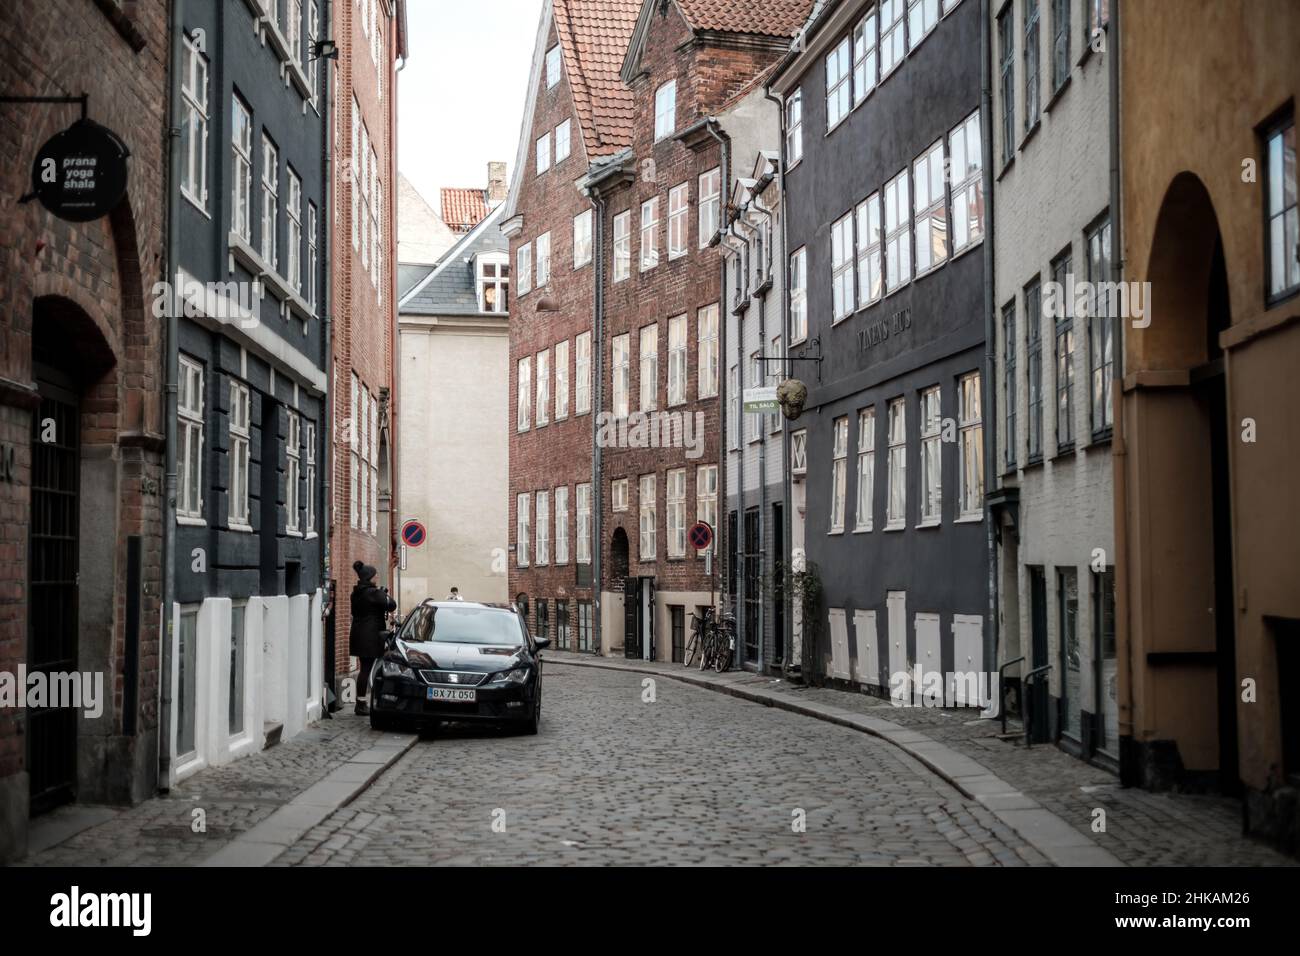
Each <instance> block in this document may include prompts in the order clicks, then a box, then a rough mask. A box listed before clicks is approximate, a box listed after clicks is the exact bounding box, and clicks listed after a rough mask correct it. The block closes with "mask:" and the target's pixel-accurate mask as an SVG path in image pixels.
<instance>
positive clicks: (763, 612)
mask: <svg viewBox="0 0 1300 956" xmlns="http://www.w3.org/2000/svg"><path fill="white" fill-rule="evenodd" d="M771 181H772V180H771V177H770V176H764V177H763V179H761V180H760V181H759V182H758V183H757V184H756V185H755V186H754V192H753V198H752V199H751V204H752V205H753V207H754V208H755V209H757V210H758V212H759V214H760V215H763V216H766V217H767V221H768V225H769V226H771V225H774V223H773V217H772V210H770V209H768V208H767V207H766V206H764V205H763V197H762V191H763V189H764V188H766V186H767V185H768V184H770V183H771ZM775 235H776V230H775V229H769V231H768V236H769V241H768V244H767V249H766V250H764V252H765V253H766V255H767V266H766V272H765V273H764V278H765V279H766V280H767V281H769V282H770V281H771V280H772V242H773V241H774V240H773V239H772V237H774V236H775ZM784 284H785V283H784V282H783V283H782V285H784ZM766 352H767V294H766V293H764V294H763V295H762V296H760V298H759V301H758V354H759V355H765V354H766ZM773 357H775V356H773ZM767 374H768V373H767V363H766V362H764V363H763V378H764V379H766V378H767ZM758 429H759V441H758V532H759V533H758V549H759V555H760V557H759V567H760V568H762V567H763V564H764V562H763V560H762V556H763V555H767V556H768V558H769V563H770V558H771V554H770V552H769V551H768V547H767V533H766V532H767V521H768V518H767V443H768V442H769V441H770V440H771V429H770V428H768V427H767V422H765V421H761V420H760V422H759V426H758ZM762 592H763V587H762V585H761V584H760V586H759V593H760V594H761V593H762ZM766 634H767V602H766V601H760V602H759V604H758V672H759V673H760V674H761V673H763V666H764V654H763V651H764V649H765V648H766V646H767V645H766V642H765V641H764V640H763V637H764V635H766Z"/></svg>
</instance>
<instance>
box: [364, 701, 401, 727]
mask: <svg viewBox="0 0 1300 956" xmlns="http://www.w3.org/2000/svg"><path fill="white" fill-rule="evenodd" d="M370 729H371V730H382V731H390V730H398V729H399V727H398V723H397V718H395V717H393V716H392V715H391V714H381V713H379V711H377V710H375V709H374V708H373V707H372V708H370Z"/></svg>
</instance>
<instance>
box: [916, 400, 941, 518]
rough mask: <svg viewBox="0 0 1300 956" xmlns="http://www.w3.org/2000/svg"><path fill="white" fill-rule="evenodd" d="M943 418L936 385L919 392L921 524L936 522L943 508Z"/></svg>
mask: <svg viewBox="0 0 1300 956" xmlns="http://www.w3.org/2000/svg"><path fill="white" fill-rule="evenodd" d="M942 430H943V420H942V418H941V417H940V414H939V386H937V385H936V386H935V387H934V388H927V389H926V390H925V391H923V392H921V524H922V525H928V524H938V523H939V521H940V519H941V517H942V508H943V454H942V444H941V442H942V438H941V432H942Z"/></svg>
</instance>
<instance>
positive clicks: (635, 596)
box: [623, 578, 641, 657]
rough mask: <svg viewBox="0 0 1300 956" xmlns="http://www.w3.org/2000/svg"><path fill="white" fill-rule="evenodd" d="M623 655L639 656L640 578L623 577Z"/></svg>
mask: <svg viewBox="0 0 1300 956" xmlns="http://www.w3.org/2000/svg"><path fill="white" fill-rule="evenodd" d="M623 656H624V657H640V656H641V579H640V578H624V579H623Z"/></svg>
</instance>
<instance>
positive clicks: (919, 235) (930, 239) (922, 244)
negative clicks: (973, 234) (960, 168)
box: [912, 140, 948, 276]
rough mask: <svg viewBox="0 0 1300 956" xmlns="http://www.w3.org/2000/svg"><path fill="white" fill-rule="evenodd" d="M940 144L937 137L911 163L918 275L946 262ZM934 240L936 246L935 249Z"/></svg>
mask: <svg viewBox="0 0 1300 956" xmlns="http://www.w3.org/2000/svg"><path fill="white" fill-rule="evenodd" d="M943 146H944V141H943V140H939V141H938V142H937V143H935V144H934V145H933V146H931V147H930V148H929V149H927V150H926V151H925V152H924V153H922V154H921V155H920V156H918V157H917V158H916V160H915V161H914V162H913V163H912V209H913V221H912V228H913V235H914V238H915V246H914V247H913V250H912V255H913V259H914V261H913V266H914V267H915V269H916V274H917V275H918V276H922V275H925V274H926V273H927V272H931V271H933V270H935V269H937V268H939V266H941V265H943V264H944V263H945V262H947V261H948V211H947V203H948V196H947V192H946V188H947V187H946V184H945V182H944V173H945V169H946V167H945V165H944V154H943ZM936 242H937V243H938V245H939V248H938V249H935V243H936ZM922 250H924V256H923V253H922Z"/></svg>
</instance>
